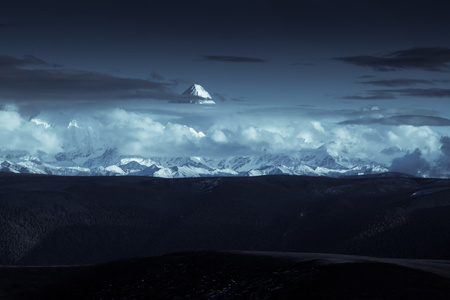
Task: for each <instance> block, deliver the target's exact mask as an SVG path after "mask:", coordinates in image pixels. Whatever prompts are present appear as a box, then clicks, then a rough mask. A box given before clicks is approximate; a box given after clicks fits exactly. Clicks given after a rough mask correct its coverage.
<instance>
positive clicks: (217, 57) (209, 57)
mask: <svg viewBox="0 0 450 300" xmlns="http://www.w3.org/2000/svg"><path fill="white" fill-rule="evenodd" d="M200 60H207V61H220V62H233V63H264V62H267V60H266V59H261V58H254V57H245V56H225V55H203V56H202V58H201V59H200Z"/></svg>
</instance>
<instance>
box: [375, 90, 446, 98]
mask: <svg viewBox="0 0 450 300" xmlns="http://www.w3.org/2000/svg"><path fill="white" fill-rule="evenodd" d="M380 92H391V93H397V94H399V95H401V96H408V97H425V98H450V89H441V88H429V89H397V90H383V91H380Z"/></svg>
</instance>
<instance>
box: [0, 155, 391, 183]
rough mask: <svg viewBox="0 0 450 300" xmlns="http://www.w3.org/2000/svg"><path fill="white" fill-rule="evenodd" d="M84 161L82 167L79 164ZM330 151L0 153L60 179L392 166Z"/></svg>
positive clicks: (10, 168)
mask: <svg viewBox="0 0 450 300" xmlns="http://www.w3.org/2000/svg"><path fill="white" fill-rule="evenodd" d="M77 161H80V162H81V163H77ZM337 161H339V158H335V157H332V156H331V155H330V154H328V152H327V151H326V148H325V147H320V148H318V149H310V150H308V151H304V153H302V152H299V153H297V154H295V155H269V154H265V155H263V156H237V157H228V158H208V157H173V158H169V157H150V158H145V157H137V156H124V155H120V154H119V153H118V151H117V149H115V148H108V149H106V150H104V151H103V152H99V151H97V152H95V153H92V154H90V155H89V156H87V157H84V158H83V159H73V157H71V156H70V155H68V156H66V155H64V154H61V153H60V154H58V155H56V159H53V160H51V159H49V158H48V157H47V156H45V155H44V154H43V155H42V157H40V156H39V155H29V154H28V153H26V152H23V151H22V152H17V151H16V152H14V153H10V154H7V153H0V171H2V172H13V173H39V174H54V175H104V176H122V175H134V176H154V177H164V178H180V177H213V176H261V175H276V174H290V175H310V176H342V175H362V174H377V173H383V172H387V171H388V168H387V167H386V166H382V165H379V164H377V163H374V162H370V161H362V160H356V161H355V162H354V163H353V164H351V162H350V161H348V160H347V161H346V163H345V166H343V165H342V164H340V163H338V162H337Z"/></svg>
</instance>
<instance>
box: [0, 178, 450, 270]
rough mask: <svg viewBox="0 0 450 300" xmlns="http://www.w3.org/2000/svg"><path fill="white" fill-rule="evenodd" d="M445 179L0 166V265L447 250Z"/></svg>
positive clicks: (435, 255)
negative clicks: (66, 173) (86, 173)
mask: <svg viewBox="0 0 450 300" xmlns="http://www.w3.org/2000/svg"><path fill="white" fill-rule="evenodd" d="M449 216H450V182H449V181H448V180H441V179H418V178H407V177H356V178H325V177H303V176H266V177H245V178H235V177H234V178H187V179H158V178H148V177H57V176H39V175H11V174H2V175H0V264H3V265H62V264H64V265H73V264H92V263H99V262H106V261H111V260H116V259H121V258H131V257H143V256H150V255H159V254H165V253H172V252H180V251H188V250H252V251H290V252H320V253H343V254H353V255H367V256H378V257H400V258H427V259H450V218H449Z"/></svg>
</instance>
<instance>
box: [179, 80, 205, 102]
mask: <svg viewBox="0 0 450 300" xmlns="http://www.w3.org/2000/svg"><path fill="white" fill-rule="evenodd" d="M183 95H192V96H197V97H200V98H203V99H212V97H211V95H210V94H209V93H208V92H207V91H206V90H205V89H204V88H203V87H202V86H201V85H199V84H195V83H194V84H193V85H191V86H190V87H189V88H188V89H187V90H186V91H185V92H184V93H183Z"/></svg>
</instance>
